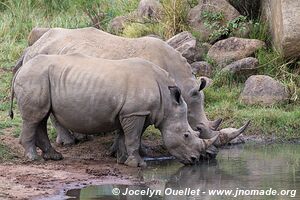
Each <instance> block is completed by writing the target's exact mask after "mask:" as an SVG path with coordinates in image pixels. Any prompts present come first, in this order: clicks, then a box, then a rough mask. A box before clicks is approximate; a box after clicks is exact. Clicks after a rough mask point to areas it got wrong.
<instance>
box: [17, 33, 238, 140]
mask: <svg viewBox="0 0 300 200" xmlns="http://www.w3.org/2000/svg"><path fill="white" fill-rule="evenodd" d="M36 32H38V34H37V35H38V37H33V36H30V37H29V38H35V39H34V41H31V42H30V43H32V44H33V45H32V46H30V47H29V48H28V49H27V50H26V52H25V54H24V55H23V58H22V59H21V60H20V62H19V64H18V65H17V66H18V67H20V66H21V65H22V63H23V64H24V63H26V62H28V61H29V60H30V59H32V58H34V57H35V56H37V55H39V54H50V55H51V54H68V53H82V54H84V55H89V56H93V57H98V58H105V59H114V60H117V59H124V58H131V57H140V58H143V59H146V60H149V61H151V62H153V63H154V64H156V65H158V66H160V67H161V68H162V69H164V70H166V71H167V72H169V74H170V76H171V77H173V78H174V80H175V82H176V84H177V85H178V87H179V88H180V89H181V91H182V96H183V98H184V100H185V101H186V103H187V105H188V121H189V123H190V125H191V127H192V129H193V130H197V128H199V126H206V127H210V128H211V129H213V130H214V129H216V128H217V127H218V126H219V124H220V122H221V120H216V121H209V120H208V119H207V117H206V115H205V112H204V102H203V95H204V94H203V92H202V91H201V90H202V89H203V88H204V87H205V83H203V82H202V84H199V83H198V82H197V80H196V79H195V77H194V75H193V74H192V72H191V68H190V65H189V64H188V62H187V61H186V59H185V58H184V57H182V56H181V54H180V53H179V52H177V51H176V50H174V49H173V48H172V47H171V46H169V45H168V44H167V43H165V42H164V41H162V40H160V39H157V38H152V37H142V38H135V39H130V38H123V37H119V36H115V35H111V34H109V33H106V32H103V31H100V30H98V29H95V28H82V29H63V28H52V29H49V30H48V29H42V31H40V29H34V30H33V31H32V33H31V35H34V34H35V33H36ZM41 32H45V33H44V34H42V33H41ZM18 67H17V68H18ZM55 124H56V129H57V130H58V140H57V141H58V143H72V142H73V139H72V138H71V137H70V136H69V135H70V134H67V133H68V132H67V130H64V128H63V127H61V126H60V125H59V124H58V123H55ZM208 134H210V135H211V136H214V133H213V132H210V133H208ZM233 135H234V134H231V133H228V137H225V138H228V139H229V138H233V137H232V136H233ZM234 136H236V135H234ZM63 140H64V141H63ZM220 141H221V140H217V142H216V144H215V145H216V146H221V145H224V144H226V143H227V142H229V140H228V141H225V140H222V143H220Z"/></svg>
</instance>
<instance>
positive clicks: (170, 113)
mask: <svg viewBox="0 0 300 200" xmlns="http://www.w3.org/2000/svg"><path fill="white" fill-rule="evenodd" d="M169 90H170V98H171V100H170V101H169V102H168V105H166V106H167V107H168V109H167V113H165V117H164V122H163V123H162V125H161V127H160V129H161V132H162V135H163V140H164V143H165V145H166V147H167V149H168V151H169V152H170V153H171V154H172V155H173V156H175V157H176V158H177V159H178V160H179V161H181V162H182V163H184V164H193V163H195V162H197V161H198V159H199V158H200V155H201V153H203V152H205V151H206V149H207V148H208V147H209V146H210V145H212V144H213V143H214V142H215V140H216V139H217V138H218V135H216V136H215V137H213V138H210V139H200V138H199V133H198V132H197V131H194V130H193V129H192V128H191V127H190V125H189V123H188V120H187V105H186V103H185V101H184V100H183V98H182V96H181V92H180V89H179V88H178V87H177V86H171V87H170V86H169Z"/></svg>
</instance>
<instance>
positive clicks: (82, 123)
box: [11, 54, 218, 166]
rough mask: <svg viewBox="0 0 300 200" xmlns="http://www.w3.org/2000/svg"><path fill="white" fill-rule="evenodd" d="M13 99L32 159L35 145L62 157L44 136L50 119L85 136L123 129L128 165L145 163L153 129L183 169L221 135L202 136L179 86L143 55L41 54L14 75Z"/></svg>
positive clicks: (46, 155) (45, 155)
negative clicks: (145, 138)
mask: <svg viewBox="0 0 300 200" xmlns="http://www.w3.org/2000/svg"><path fill="white" fill-rule="evenodd" d="M28 77H30V78H28ZM12 94H15V96H16V99H17V103H18V107H19V109H20V113H21V117H22V120H23V126H22V134H21V138H20V139H21V144H22V145H23V147H24V148H25V155H26V156H27V157H28V158H29V159H36V158H37V152H36V146H37V147H39V148H40V149H41V150H42V156H43V158H44V159H54V160H57V159H62V155H61V154H60V153H58V152H57V151H55V149H54V148H53V147H52V146H51V144H50V141H49V138H48V135H47V128H46V125H47V119H48V117H49V115H50V114H53V115H54V117H55V118H56V119H57V121H58V122H59V123H60V124H61V125H63V126H64V127H66V128H67V129H69V130H72V131H76V132H80V133H86V134H94V133H97V132H110V131H114V130H121V131H122V133H121V135H122V137H123V140H121V141H123V144H124V147H126V150H127V151H123V152H127V155H124V157H125V158H126V159H124V162H125V164H127V165H129V166H144V165H145V163H144V161H143V160H142V159H141V157H140V155H139V151H138V150H139V148H140V145H141V143H140V141H141V135H142V132H143V130H145V128H146V127H147V126H149V125H151V124H154V125H155V127H157V128H158V129H159V130H160V131H161V133H162V138H163V140H164V143H165V145H166V147H167V149H168V151H169V152H170V153H171V154H172V155H173V156H175V157H176V158H177V159H178V160H179V161H181V162H182V163H184V164H193V163H195V162H196V161H197V160H198V159H199V157H200V154H201V153H203V152H205V150H206V149H207V148H208V147H209V146H210V145H211V144H213V142H214V141H215V140H216V139H217V137H218V136H215V137H214V138H212V139H207V140H203V139H200V138H199V134H198V133H197V132H195V131H194V130H193V129H192V128H191V127H190V125H189V123H188V120H187V105H186V103H185V101H184V99H183V98H182V96H181V92H180V89H179V88H178V87H177V86H176V83H175V81H174V80H173V79H172V78H171V77H170V76H169V74H168V73H167V72H166V71H164V70H162V69H161V68H160V67H158V66H156V65H154V64H153V63H150V62H149V61H146V60H143V59H140V58H131V59H124V60H105V59H99V58H94V57H89V56H85V55H81V54H71V55H39V56H36V57H35V58H33V59H31V60H30V61H29V62H27V63H26V64H25V65H23V66H22V67H21V68H20V69H19V70H18V72H17V73H16V74H15V77H14V80H13V88H12ZM12 100H13V96H12ZM11 113H12V110H11Z"/></svg>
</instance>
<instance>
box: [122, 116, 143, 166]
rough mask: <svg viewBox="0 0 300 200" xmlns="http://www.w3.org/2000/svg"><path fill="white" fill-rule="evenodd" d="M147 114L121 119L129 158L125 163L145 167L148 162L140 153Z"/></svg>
mask: <svg viewBox="0 0 300 200" xmlns="http://www.w3.org/2000/svg"><path fill="white" fill-rule="evenodd" d="M145 119H146V117H145V116H130V117H124V118H122V119H121V125H122V129H123V131H124V137H125V146H126V150H127V154H128V158H127V160H126V161H125V164H126V165H128V166H132V167H144V166H146V163H145V162H144V160H143V159H142V158H141V156H140V154H139V149H140V146H141V136H142V132H143V128H144V124H145Z"/></svg>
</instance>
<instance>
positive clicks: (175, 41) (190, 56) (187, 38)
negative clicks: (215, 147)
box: [167, 31, 197, 63]
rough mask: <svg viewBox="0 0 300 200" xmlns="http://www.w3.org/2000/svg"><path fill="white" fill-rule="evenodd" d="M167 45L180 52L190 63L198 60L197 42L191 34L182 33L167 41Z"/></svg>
mask: <svg viewBox="0 0 300 200" xmlns="http://www.w3.org/2000/svg"><path fill="white" fill-rule="evenodd" d="M167 43H168V44H169V45H170V46H171V47H173V48H174V49H176V50H177V51H179V52H180V53H181V54H182V56H183V57H185V58H186V59H187V61H188V62H189V63H191V62H193V61H195V60H197V58H196V57H197V41H196V38H195V37H194V36H193V35H192V34H191V33H189V32H187V31H184V32H181V33H179V34H177V35H175V36H173V37H172V38H170V39H169V40H167Z"/></svg>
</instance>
